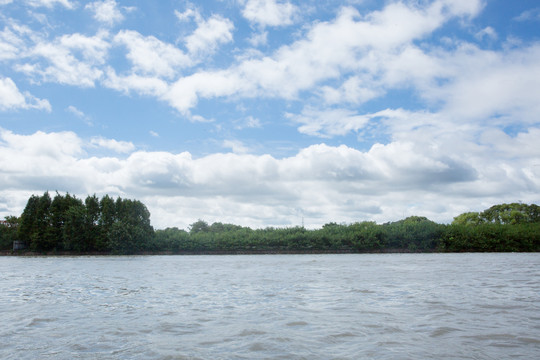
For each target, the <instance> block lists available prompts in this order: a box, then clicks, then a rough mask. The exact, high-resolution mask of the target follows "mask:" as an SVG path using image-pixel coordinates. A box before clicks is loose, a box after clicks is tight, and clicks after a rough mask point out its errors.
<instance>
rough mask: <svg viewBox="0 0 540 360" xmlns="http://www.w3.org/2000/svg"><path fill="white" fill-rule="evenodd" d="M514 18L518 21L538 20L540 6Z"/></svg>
mask: <svg viewBox="0 0 540 360" xmlns="http://www.w3.org/2000/svg"><path fill="white" fill-rule="evenodd" d="M514 20H517V21H538V20H540V8H534V9H529V10H526V11H524V12H522V13H521V14H519V16H517V17H515V18H514Z"/></svg>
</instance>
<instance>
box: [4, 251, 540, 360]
mask: <svg viewBox="0 0 540 360" xmlns="http://www.w3.org/2000/svg"><path fill="white" fill-rule="evenodd" d="M0 287H1V290H2V291H1V292H0V321H1V324H2V326H1V327H0V337H1V339H2V341H1V344H0V358H2V359H38V358H39V359H98V358H99V359H209V358H212V359H215V358H221V359H330V358H335V359H358V358H377V359H396V358H399V359H419V358H437V359H494V358H509V357H515V358H520V357H521V358H524V359H532V358H540V340H539V339H540V254H381V255H269V256H264V255H258V256H243V255H242V256H240V255H239V256H138V257H80V258H77V257H41V258H18V257H3V258H0Z"/></svg>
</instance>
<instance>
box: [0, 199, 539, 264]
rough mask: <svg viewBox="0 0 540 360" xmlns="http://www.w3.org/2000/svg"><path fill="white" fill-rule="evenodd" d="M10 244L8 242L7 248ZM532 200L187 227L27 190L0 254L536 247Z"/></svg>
mask: <svg viewBox="0 0 540 360" xmlns="http://www.w3.org/2000/svg"><path fill="white" fill-rule="evenodd" d="M14 248H15V249H16V250H14ZM538 251H540V207H539V206H538V205H535V204H531V205H528V204H521V203H512V204H500V205H494V206H492V207H490V208H489V209H486V210H485V211H483V212H467V213H464V214H461V215H458V216H456V217H455V218H454V221H453V222H452V223H451V224H438V223H435V222H433V221H431V220H429V219H427V218H425V217H420V216H410V217H407V218H406V219H403V220H399V221H395V222H388V223H384V224H377V223H375V222H371V221H360V222H355V223H351V224H337V223H327V224H325V225H324V226H322V228H320V229H313V230H310V229H306V228H304V227H300V226H296V227H287V228H274V227H268V228H265V229H251V228H249V227H243V226H239V225H233V224H223V223H220V222H215V223H213V224H208V223H207V222H206V221H204V220H198V221H196V222H195V223H193V224H191V225H190V226H189V229H188V230H187V231H186V230H182V229H178V228H174V227H173V228H166V229H163V230H154V228H153V227H152V226H151V224H150V212H149V211H148V209H147V208H146V206H145V205H144V204H143V203H142V202H140V201H138V200H129V199H122V198H116V199H113V198H111V197H110V196H108V195H105V196H104V197H103V198H101V199H98V198H97V197H96V196H95V195H93V196H88V197H87V198H86V199H85V200H84V201H82V200H81V199H78V198H76V197H75V196H72V195H70V194H66V195H61V194H59V193H56V195H55V196H54V198H51V196H50V194H49V193H48V192H45V193H44V194H43V195H42V196H37V195H32V196H31V197H30V198H29V199H28V202H27V204H26V207H25V209H24V211H23V213H22V214H21V215H20V216H19V217H15V216H8V217H6V218H5V220H4V221H2V222H1V223H0V255H14V256H40V255H53V256H79V255H90V256H92V255H95V256H99V255H176V254H179V255H233V254H340V253H347V254H348V253H423V252H425V253H428V252H429V253H432V252H538Z"/></svg>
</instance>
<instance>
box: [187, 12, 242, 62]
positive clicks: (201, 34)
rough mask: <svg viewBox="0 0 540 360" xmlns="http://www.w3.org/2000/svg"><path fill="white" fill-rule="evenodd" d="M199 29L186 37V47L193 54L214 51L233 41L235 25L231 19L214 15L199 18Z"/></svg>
mask: <svg viewBox="0 0 540 360" xmlns="http://www.w3.org/2000/svg"><path fill="white" fill-rule="evenodd" d="M197 25H198V26H197V29H196V30H195V31H194V32H193V34H191V35H189V36H188V37H186V40H185V42H186V47H187V49H188V50H189V52H190V54H192V56H198V55H201V54H207V53H212V52H214V51H215V50H216V48H217V47H218V45H220V44H226V43H228V42H231V41H232V39H233V35H232V30H233V29H234V25H233V23H232V21H230V20H229V19H225V18H223V17H222V16H219V15H212V16H211V17H210V18H209V19H207V20H202V19H201V20H199V21H198V22H197Z"/></svg>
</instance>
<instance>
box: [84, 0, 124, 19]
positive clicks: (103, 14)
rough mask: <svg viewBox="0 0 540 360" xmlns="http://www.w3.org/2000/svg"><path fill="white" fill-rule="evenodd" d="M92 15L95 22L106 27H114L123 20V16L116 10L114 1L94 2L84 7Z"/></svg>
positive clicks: (116, 5)
mask: <svg viewBox="0 0 540 360" xmlns="http://www.w3.org/2000/svg"><path fill="white" fill-rule="evenodd" d="M84 8H85V9H88V10H90V11H92V12H93V13H94V18H95V19H96V20H97V21H100V22H102V23H105V24H108V25H114V24H116V23H119V22H121V21H122V20H124V15H122V12H121V11H120V9H119V8H118V4H117V3H116V1H115V0H103V1H94V2H91V3H89V4H86V6H85V7H84Z"/></svg>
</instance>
